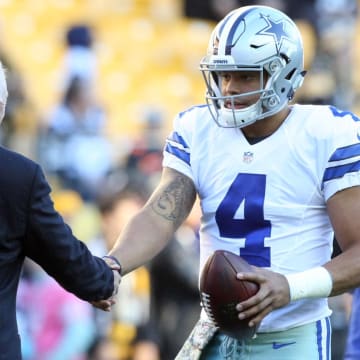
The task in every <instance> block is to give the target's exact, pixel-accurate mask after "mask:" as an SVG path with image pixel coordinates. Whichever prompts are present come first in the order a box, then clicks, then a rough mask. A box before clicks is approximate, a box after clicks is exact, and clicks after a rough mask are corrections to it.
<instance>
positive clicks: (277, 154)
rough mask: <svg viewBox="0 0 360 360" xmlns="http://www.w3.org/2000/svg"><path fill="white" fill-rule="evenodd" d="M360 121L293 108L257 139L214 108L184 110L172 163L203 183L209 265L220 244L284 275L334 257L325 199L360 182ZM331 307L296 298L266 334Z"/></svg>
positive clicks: (264, 327) (168, 162)
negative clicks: (214, 114)
mask: <svg viewBox="0 0 360 360" xmlns="http://www.w3.org/2000/svg"><path fill="white" fill-rule="evenodd" d="M359 120H360V119H359V118H357V117H355V116H354V115H353V114H352V113H350V112H344V111H339V110H338V109H336V108H335V107H331V106H313V105H294V106H292V111H291V113H290V115H289V116H288V117H287V119H286V120H285V121H284V123H283V124H282V125H281V126H280V128H279V129H278V130H277V131H276V132H274V133H273V134H272V135H271V136H269V137H267V138H265V139H263V140H262V141H260V142H258V143H256V144H253V145H250V144H249V143H248V141H247V140H246V138H245V137H244V135H243V133H242V131H241V130H240V129H237V128H221V127H218V126H217V125H216V124H215V122H214V121H213V119H212V118H211V116H210V114H209V110H208V108H207V105H204V106H196V107H192V108H190V109H188V110H187V111H184V112H182V113H180V114H178V116H177V117H176V118H175V121H174V130H173V132H172V133H171V134H170V135H169V137H168V139H167V141H166V144H165V148H164V160H163V165H164V166H165V167H170V168H173V169H175V170H177V171H179V172H181V173H183V174H185V175H186V176H188V177H190V178H191V179H192V180H193V182H194V184H195V186H196V189H197V192H198V195H199V198H200V203H201V209H202V218H201V229H200V269H202V267H203V266H204V263H205V262H206V260H207V258H208V257H209V256H210V255H211V254H212V253H213V252H214V251H215V250H217V249H224V250H228V251H231V252H233V253H235V254H238V255H241V256H242V257H244V258H245V259H246V260H247V261H248V262H249V263H251V264H253V265H256V266H260V267H265V268H270V269H271V270H273V271H276V272H279V273H282V274H288V273H293V272H299V271H303V270H306V269H309V268H312V267H315V266H318V265H323V264H324V263H326V262H327V261H329V259H330V258H331V253H332V242H333V230H332V227H331V224H330V221H329V218H328V215H327V211H326V201H327V200H328V199H329V198H330V197H331V196H332V195H333V194H335V193H336V192H337V191H339V190H341V189H344V188H347V187H351V186H355V185H359V184H360V172H359V169H360V140H359V139H360V132H359V130H360V121H359ZM260 121H261V120H260ZM330 313H331V311H330V309H329V308H328V302H327V299H311V300H308V299H306V300H299V301H295V302H292V303H291V304H289V305H288V306H286V307H284V308H281V309H277V310H275V311H273V312H272V313H270V314H269V315H268V316H267V317H266V318H265V319H264V320H263V321H262V324H261V326H260V329H259V332H268V331H279V330H285V329H288V328H291V327H294V326H299V325H303V324H306V323H309V322H312V321H316V320H319V319H321V318H323V317H325V316H328V315H330ZM202 316H206V314H205V312H204V311H203V312H202Z"/></svg>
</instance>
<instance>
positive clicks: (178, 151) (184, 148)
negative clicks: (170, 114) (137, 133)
mask: <svg viewBox="0 0 360 360" xmlns="http://www.w3.org/2000/svg"><path fill="white" fill-rule="evenodd" d="M186 117H187V116H186V114H178V115H177V116H176V117H175V119H174V123H173V130H172V132H171V133H170V134H169V136H168V137H167V138H166V141H165V146H164V150H163V167H169V168H172V169H174V170H177V171H179V172H180V173H182V174H184V175H186V176H187V177H189V178H190V179H192V180H194V177H193V172H192V169H191V128H189V125H190V121H188V122H187V120H186ZM189 120H190V119H189ZM185 125H188V126H185Z"/></svg>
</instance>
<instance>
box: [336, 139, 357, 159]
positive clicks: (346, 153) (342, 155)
mask: <svg viewBox="0 0 360 360" xmlns="http://www.w3.org/2000/svg"><path fill="white" fill-rule="evenodd" d="M359 155H360V143H356V144H353V145H349V146H345V147H342V148H339V149H337V150H336V151H335V152H334V153H333V154H332V155H331V158H330V160H329V161H338V160H344V159H348V158H350V157H353V156H359Z"/></svg>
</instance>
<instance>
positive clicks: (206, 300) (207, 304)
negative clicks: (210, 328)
mask: <svg viewBox="0 0 360 360" xmlns="http://www.w3.org/2000/svg"><path fill="white" fill-rule="evenodd" d="M201 303H202V305H203V307H204V310H205V312H206V314H207V316H208V317H209V319H210V320H211V321H212V322H213V323H214V324H215V325H217V324H216V321H215V318H214V315H213V313H212V310H211V301H210V295H209V294H206V293H204V292H201Z"/></svg>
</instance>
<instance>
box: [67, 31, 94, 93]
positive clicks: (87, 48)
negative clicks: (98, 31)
mask: <svg viewBox="0 0 360 360" xmlns="http://www.w3.org/2000/svg"><path fill="white" fill-rule="evenodd" d="M93 42H94V35H93V30H92V28H91V27H90V26H89V25H87V24H74V25H71V26H70V27H69V28H68V29H67V31H66V38H65V45H66V51H65V56H64V69H63V74H64V86H65V87H66V86H68V84H69V83H70V82H71V79H73V78H74V77H79V78H81V79H83V80H85V81H86V82H88V83H89V84H90V85H91V86H93V85H95V82H96V78H97V58H96V55H95V53H94V50H93Z"/></svg>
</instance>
